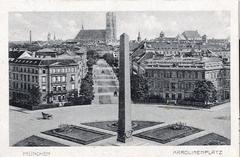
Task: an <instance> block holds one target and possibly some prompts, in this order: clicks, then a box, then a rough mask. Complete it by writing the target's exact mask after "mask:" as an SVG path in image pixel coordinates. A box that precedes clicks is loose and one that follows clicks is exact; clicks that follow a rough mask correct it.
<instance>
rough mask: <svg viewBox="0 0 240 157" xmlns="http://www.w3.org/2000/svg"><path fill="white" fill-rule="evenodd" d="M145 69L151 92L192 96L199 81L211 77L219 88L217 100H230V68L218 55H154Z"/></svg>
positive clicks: (172, 97) (173, 96) (173, 97)
mask: <svg viewBox="0 0 240 157" xmlns="http://www.w3.org/2000/svg"><path fill="white" fill-rule="evenodd" d="M144 69H145V77H146V78H147V80H148V85H149V94H150V95H158V96H160V97H162V98H164V99H167V100H181V99H184V98H187V97H190V96H191V94H192V93H193V91H194V89H195V83H196V82H197V81H201V80H208V81H211V82H212V83H213V84H214V86H215V88H216V90H217V101H219V102H221V101H225V100H229V99H230V68H229V66H224V65H223V63H222V61H221V60H219V59H218V58H207V57H204V58H190V57H186V58H181V57H178V58H176V57H170V58H167V57H164V58H161V59H159V58H158V59H156V58H152V59H148V60H146V61H145V67H144Z"/></svg>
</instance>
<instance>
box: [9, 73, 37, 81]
mask: <svg viewBox="0 0 240 157" xmlns="http://www.w3.org/2000/svg"><path fill="white" fill-rule="evenodd" d="M10 79H13V80H20V81H27V82H38V76H33V75H25V74H17V73H12V75H11V74H10Z"/></svg>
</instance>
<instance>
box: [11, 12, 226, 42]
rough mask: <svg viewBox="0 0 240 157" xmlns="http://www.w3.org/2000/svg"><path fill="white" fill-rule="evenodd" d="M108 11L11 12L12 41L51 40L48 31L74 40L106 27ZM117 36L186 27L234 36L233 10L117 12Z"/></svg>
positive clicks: (153, 35)
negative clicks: (87, 31) (89, 30)
mask: <svg viewBox="0 0 240 157" xmlns="http://www.w3.org/2000/svg"><path fill="white" fill-rule="evenodd" d="M105 14H106V12H11V13H9V40H10V41H27V40H29V31H30V30H31V31H32V40H33V41H35V40H47V34H48V33H51V35H52V38H53V35H54V34H55V35H56V38H57V39H63V40H66V39H73V38H75V36H76V35H77V33H78V32H79V31H80V30H81V28H82V25H83V26H84V29H105V27H106V26H105V25H106V17H105ZM116 16H117V37H118V38H119V36H120V34H122V33H127V34H128V35H129V37H130V39H131V40H134V39H136V38H137V35H138V32H141V37H142V39H145V38H147V39H153V38H156V37H158V36H159V33H160V32H161V31H163V32H164V33H165V36H170V37H175V36H176V35H177V34H181V33H182V32H183V31H186V30H198V32H199V33H200V35H204V34H206V35H207V36H208V37H209V38H229V37H230V12H227V11H158V12H157V11H156V12H116Z"/></svg>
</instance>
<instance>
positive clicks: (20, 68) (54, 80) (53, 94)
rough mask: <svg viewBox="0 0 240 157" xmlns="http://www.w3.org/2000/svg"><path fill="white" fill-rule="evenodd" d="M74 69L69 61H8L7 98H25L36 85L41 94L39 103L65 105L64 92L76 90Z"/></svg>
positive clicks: (51, 59)
mask: <svg viewBox="0 0 240 157" xmlns="http://www.w3.org/2000/svg"><path fill="white" fill-rule="evenodd" d="M78 70H79V66H78V64H77V63H76V62H75V61H74V60H73V59H57V58H48V59H45V58H44V59H39V58H27V59H17V58H16V59H10V60H9V91H10V92H9V93H10V95H9V96H10V99H12V98H14V97H21V98H28V96H29V90H30V89H31V88H32V87H33V86H38V87H39V88H40V92H41V94H42V96H41V104H46V103H56V102H65V101H67V99H66V95H67V92H68V91H71V90H75V89H76V90H77V89H78V87H79V85H78V83H79V82H80V81H79V79H81V78H80V77H78V75H77V71H78Z"/></svg>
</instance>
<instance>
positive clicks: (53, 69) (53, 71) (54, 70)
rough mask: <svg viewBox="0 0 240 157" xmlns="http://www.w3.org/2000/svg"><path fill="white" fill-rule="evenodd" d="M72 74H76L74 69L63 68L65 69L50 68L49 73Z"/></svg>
mask: <svg viewBox="0 0 240 157" xmlns="http://www.w3.org/2000/svg"><path fill="white" fill-rule="evenodd" d="M68 72H72V73H75V72H77V68H76V67H65V68H51V69H50V73H68Z"/></svg>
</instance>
